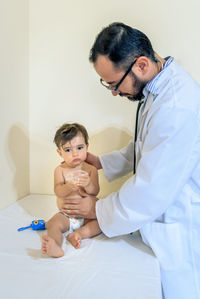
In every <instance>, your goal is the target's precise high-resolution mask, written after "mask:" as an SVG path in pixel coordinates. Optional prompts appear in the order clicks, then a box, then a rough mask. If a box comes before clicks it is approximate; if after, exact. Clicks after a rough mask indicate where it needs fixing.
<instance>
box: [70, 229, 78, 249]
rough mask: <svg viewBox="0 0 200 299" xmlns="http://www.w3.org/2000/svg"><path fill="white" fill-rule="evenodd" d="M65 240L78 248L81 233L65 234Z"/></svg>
mask: <svg viewBox="0 0 200 299" xmlns="http://www.w3.org/2000/svg"><path fill="white" fill-rule="evenodd" d="M67 240H68V241H69V242H70V243H71V244H72V246H74V248H76V249H77V248H79V247H80V245H81V235H80V234H79V233H78V232H73V233H71V234H69V235H68V236H67Z"/></svg>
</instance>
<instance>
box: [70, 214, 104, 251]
mask: <svg viewBox="0 0 200 299" xmlns="http://www.w3.org/2000/svg"><path fill="white" fill-rule="evenodd" d="M100 233H101V229H100V227H99V224H98V221H97V220H89V221H88V220H87V222H86V224H84V225H83V226H82V227H81V228H79V229H77V230H76V231H74V232H73V233H71V234H69V235H68V236H67V240H68V241H69V242H70V243H71V244H72V245H73V246H74V247H75V248H79V247H80V245H81V240H82V239H86V238H90V237H94V236H96V235H98V234H100Z"/></svg>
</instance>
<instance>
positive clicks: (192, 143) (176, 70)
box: [63, 23, 200, 299]
mask: <svg viewBox="0 0 200 299" xmlns="http://www.w3.org/2000/svg"><path fill="white" fill-rule="evenodd" d="M90 61H91V62H92V63H93V65H94V68H95V70H96V72H97V73H98V74H99V76H100V78H101V79H100V83H101V84H102V85H103V86H105V87H106V88H107V89H108V90H110V91H111V92H112V94H113V95H114V96H115V95H120V96H123V97H127V98H128V99H129V100H131V101H135V100H138V101H139V105H140V107H139V108H140V109H139V111H138V113H137V125H136V134H135V135H136V136H135V139H136V142H135V143H134V142H130V143H129V144H128V145H127V147H126V148H123V149H121V150H120V151H114V152H112V153H109V154H106V155H104V156H101V157H96V156H94V155H92V154H89V155H88V161H89V162H90V163H92V164H93V165H95V166H96V167H97V168H98V169H100V168H103V170H104V173H105V175H106V177H107V179H108V180H110V181H111V180H113V179H116V178H118V177H121V176H123V175H125V174H127V173H129V172H131V171H133V169H135V174H134V175H133V176H132V177H131V178H130V179H128V180H127V181H126V182H125V184H124V185H123V186H122V187H121V189H120V190H119V191H118V192H115V193H112V194H110V195H109V196H108V197H106V198H103V199H100V200H98V201H97V202H96V198H94V197H86V198H85V199H84V200H80V199H70V200H66V201H65V203H64V205H63V211H65V212H66V213H67V214H69V215H70V216H82V217H85V218H97V219H98V222H99V225H100V227H101V229H102V231H103V232H104V233H105V234H106V235H107V236H108V237H113V236H118V235H123V234H128V233H131V232H134V231H136V230H140V232H141V235H142V238H143V241H144V242H145V243H146V244H147V245H148V246H150V247H151V248H152V250H153V252H154V254H155V255H156V257H157V258H158V260H159V263H160V270H161V281H162V288H163V294H164V298H165V299H200V86H199V85H198V84H197V82H195V81H194V80H193V79H192V77H191V76H190V75H189V74H188V73H187V72H186V71H185V70H184V69H183V68H182V67H181V66H180V65H179V64H178V63H177V61H176V60H175V59H174V58H173V57H167V58H165V59H163V58H161V57H160V56H159V55H158V54H156V53H155V52H154V50H153V48H152V45H151V42H150V41H149V39H148V38H147V37H146V35H144V34H143V33H142V32H140V31H138V30H136V29H133V28H131V27H129V26H127V25H125V24H122V23H113V24H111V25H109V26H108V27H106V28H104V29H103V30H102V31H101V32H100V33H99V35H98V36H97V38H96V40H95V42H94V45H93V47H92V49H91V52H90Z"/></svg>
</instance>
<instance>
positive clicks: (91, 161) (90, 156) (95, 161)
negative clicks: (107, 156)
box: [86, 153, 102, 170]
mask: <svg viewBox="0 0 200 299" xmlns="http://www.w3.org/2000/svg"><path fill="white" fill-rule="evenodd" d="M86 162H87V163H89V164H92V165H93V166H95V167H96V168H97V169H98V170H99V169H102V165H101V162H100V160H99V157H97V156H95V155H93V154H91V153H87V158H86Z"/></svg>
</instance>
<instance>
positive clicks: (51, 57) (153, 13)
mask: <svg viewBox="0 0 200 299" xmlns="http://www.w3.org/2000/svg"><path fill="white" fill-rule="evenodd" d="M199 10H200V4H199V1H195V0H191V1H186V0H176V1H172V0H168V1H162V0H151V1H147V0H146V1H144V0H138V1H135V0H124V1H113V0H110V1H95V0H85V1H75V2H74V1H67V0H57V1H49V0H32V1H30V9H29V12H30V139H31V146H30V182H31V185H30V186H31V192H32V193H53V169H54V168H55V166H56V165H57V163H59V161H60V159H59V157H58V156H57V154H56V150H55V146H54V144H53V142H52V140H53V137H54V133H55V131H56V129H57V128H58V127H59V126H60V125H61V124H62V123H63V122H67V121H78V122H80V123H82V124H84V125H85V126H86V127H87V129H88V131H89V134H90V148H89V149H90V151H92V152H94V153H96V154H101V153H105V152H108V151H110V150H112V149H115V148H120V147H122V146H124V145H125V144H127V142H128V140H129V139H130V138H131V135H132V132H133V128H134V118H135V108H136V106H135V104H132V103H129V102H128V101H126V100H123V99H121V98H119V97H113V96H112V95H111V94H110V93H109V92H108V91H107V90H106V89H103V88H102V87H101V86H100V84H99V78H98V76H97V74H96V73H95V72H94V70H93V67H92V65H90V63H89V62H88V55H89V50H90V48H91V45H92V43H93V41H94V38H95V36H96V35H97V33H98V32H99V31H100V30H101V28H102V27H104V26H106V25H108V24H109V23H111V22H113V21H122V22H125V23H127V24H129V25H131V26H133V27H136V28H138V29H140V30H142V31H144V32H145V33H146V34H147V35H148V36H149V37H150V39H151V40H152V43H153V46H154V49H155V50H156V51H158V52H159V54H160V55H162V56H167V55H173V56H175V57H176V59H177V60H178V61H179V62H181V63H182V64H183V66H184V67H185V68H186V69H188V70H189V71H190V72H191V73H192V74H193V76H194V77H196V79H198V78H199V77H200V69H199V60H198V56H197V55H194V49H195V52H197V53H199V52H200V40H199V38H198V36H199V33H198V31H199V25H200V21H199V16H198V12H199ZM100 179H101V196H104V195H106V194H108V193H109V192H111V191H113V190H116V189H117V188H118V187H119V186H120V184H121V183H122V181H123V180H118V181H115V182H113V183H112V184H108V183H107V182H106V181H105V178H104V176H103V174H102V173H101V175H100Z"/></svg>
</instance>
